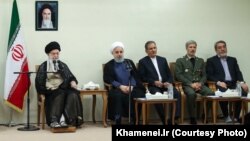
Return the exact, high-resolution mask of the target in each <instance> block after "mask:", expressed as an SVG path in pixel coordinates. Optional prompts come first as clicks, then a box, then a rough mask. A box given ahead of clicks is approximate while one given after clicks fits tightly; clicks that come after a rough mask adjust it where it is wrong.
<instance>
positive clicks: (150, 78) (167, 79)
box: [138, 41, 181, 124]
mask: <svg viewBox="0 0 250 141" xmlns="http://www.w3.org/2000/svg"><path fill="white" fill-rule="evenodd" d="M145 51H146V53H147V54H148V55H147V56H146V57H144V58H142V59H141V60H140V61H139V66H138V71H139V74H140V76H141V79H142V81H143V82H146V83H148V89H149V91H150V93H151V94H155V93H156V92H160V93H163V92H164V91H167V90H168V86H169V85H172V83H173V77H172V75H171V72H170V70H169V67H168V62H167V60H166V58H164V57H161V56H157V47H156V43H155V42H154V41H148V42H146V44H145ZM173 91H174V98H177V103H176V107H177V108H176V109H177V110H176V114H175V119H178V118H179V116H180V107H181V97H180V94H179V93H178V91H177V90H176V89H175V88H174V89H173ZM155 108H156V111H157V112H158V114H159V116H160V118H161V120H162V123H163V124H165V114H164V110H163V105H162V104H155ZM169 121H171V119H169ZM169 121H168V123H169V124H170V123H171V122H169Z"/></svg>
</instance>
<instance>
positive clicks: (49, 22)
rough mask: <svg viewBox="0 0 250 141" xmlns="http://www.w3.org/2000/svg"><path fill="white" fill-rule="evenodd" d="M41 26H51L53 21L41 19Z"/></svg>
mask: <svg viewBox="0 0 250 141" xmlns="http://www.w3.org/2000/svg"><path fill="white" fill-rule="evenodd" d="M41 28H53V23H52V21H51V20H43V21H42V27H41Z"/></svg>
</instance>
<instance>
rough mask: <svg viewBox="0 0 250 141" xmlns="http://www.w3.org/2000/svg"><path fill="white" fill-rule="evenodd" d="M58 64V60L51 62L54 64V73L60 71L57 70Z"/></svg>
mask: <svg viewBox="0 0 250 141" xmlns="http://www.w3.org/2000/svg"><path fill="white" fill-rule="evenodd" d="M58 62H59V60H53V64H54V69H55V71H59V70H60V69H59V65H58Z"/></svg>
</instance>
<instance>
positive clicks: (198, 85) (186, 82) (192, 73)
mask: <svg viewBox="0 0 250 141" xmlns="http://www.w3.org/2000/svg"><path fill="white" fill-rule="evenodd" d="M196 48H197V43H196V42H195V41H193V40H190V41H188V42H186V50H187V54H186V55H185V56H183V57H182V58H179V59H177V60H176V66H175V73H176V78H177V80H178V81H181V82H182V83H183V88H184V92H185V94H186V95H187V108H188V113H189V116H190V124H197V122H196V114H195V111H196V102H195V99H196V93H200V94H201V95H212V94H213V92H212V90H210V89H209V88H208V87H206V86H205V85H204V84H205V82H206V80H207V78H206V70H205V63H204V60H203V59H202V58H199V57H196V56H195V53H196Z"/></svg>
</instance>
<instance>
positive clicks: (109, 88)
mask: <svg viewBox="0 0 250 141" xmlns="http://www.w3.org/2000/svg"><path fill="white" fill-rule="evenodd" d="M104 86H105V88H106V89H107V90H108V91H109V90H111V88H112V85H111V84H109V83H105V82H104Z"/></svg>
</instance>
